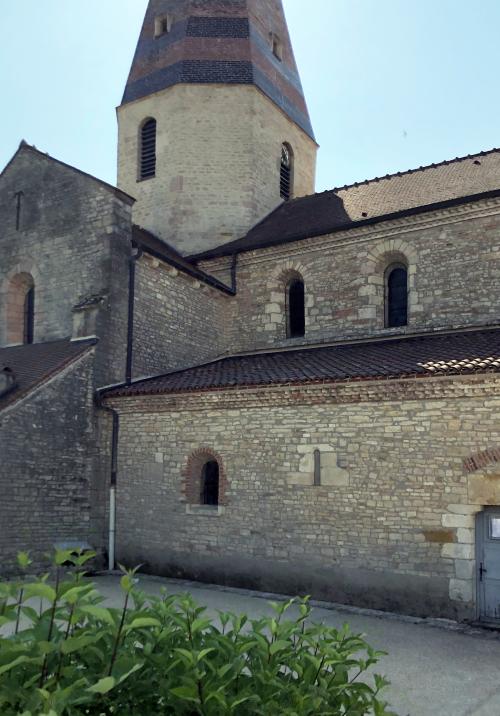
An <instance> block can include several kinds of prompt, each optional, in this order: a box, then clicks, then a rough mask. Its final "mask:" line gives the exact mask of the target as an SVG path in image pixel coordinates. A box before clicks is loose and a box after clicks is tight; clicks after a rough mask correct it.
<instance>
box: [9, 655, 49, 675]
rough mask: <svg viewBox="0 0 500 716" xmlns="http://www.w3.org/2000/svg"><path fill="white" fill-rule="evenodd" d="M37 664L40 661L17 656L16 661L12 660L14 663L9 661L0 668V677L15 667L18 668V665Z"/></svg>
mask: <svg viewBox="0 0 500 716" xmlns="http://www.w3.org/2000/svg"><path fill="white" fill-rule="evenodd" d="M37 662H38V663H40V659H38V658H36V659H33V658H30V657H29V656H24V655H23V656H18V657H17V659H14V661H11V662H10V663H9V664H4V666H0V675H2V674H5V673H7V671H11V670H12V669H15V667H16V666H19V664H33V663H37Z"/></svg>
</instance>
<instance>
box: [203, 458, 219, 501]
mask: <svg viewBox="0 0 500 716" xmlns="http://www.w3.org/2000/svg"><path fill="white" fill-rule="evenodd" d="M200 503H201V504H202V505H218V504H219V463H218V462H217V460H208V461H207V462H206V463H205V464H204V465H203V467H202V469H201V494H200Z"/></svg>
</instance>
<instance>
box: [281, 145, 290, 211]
mask: <svg viewBox="0 0 500 716" xmlns="http://www.w3.org/2000/svg"><path fill="white" fill-rule="evenodd" d="M280 196H281V198H282V199H284V200H285V201H288V200H289V199H291V198H292V196H293V152H292V148H291V146H290V145H289V144H286V143H284V144H282V145H281V162H280Z"/></svg>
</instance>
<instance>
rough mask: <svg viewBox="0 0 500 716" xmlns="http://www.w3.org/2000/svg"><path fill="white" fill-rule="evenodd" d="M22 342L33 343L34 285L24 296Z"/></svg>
mask: <svg viewBox="0 0 500 716" xmlns="http://www.w3.org/2000/svg"><path fill="white" fill-rule="evenodd" d="M23 329H24V330H23V342H24V343H33V336H34V333H35V287H34V286H31V287H30V288H29V289H28V291H27V292H26V296H25V297H24V326H23Z"/></svg>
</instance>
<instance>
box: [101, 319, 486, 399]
mask: <svg viewBox="0 0 500 716" xmlns="http://www.w3.org/2000/svg"><path fill="white" fill-rule="evenodd" d="M482 372H500V328H497V329H490V330H477V331H462V332H460V333H458V332H457V333H451V334H450V333H447V334H427V335H420V336H411V337H407V338H398V339H384V340H378V341H366V342H352V343H344V344H337V345H333V346H325V347H319V348H308V349H300V350H291V351H275V352H272V353H257V354H251V355H242V356H233V357H230V358H222V359H220V360H216V361H214V362H212V363H207V364H205V365H201V366H197V367H195V368H188V369H187V370H182V371H176V372H174V373H169V374H166V375H161V376H157V377H153V378H147V379H144V380H140V381H137V382H135V383H132V385H130V386H117V387H115V388H110V389H109V390H106V391H105V394H106V395H108V396H110V395H151V394H157V393H177V392H185V391H205V390H216V389H223V388H237V387H245V386H247V387H248V386H258V385H274V384H294V383H314V382H332V381H354V380H375V379H382V378H385V379H388V378H402V377H412V376H415V377H425V376H433V375H456V374H466V373H482Z"/></svg>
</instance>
